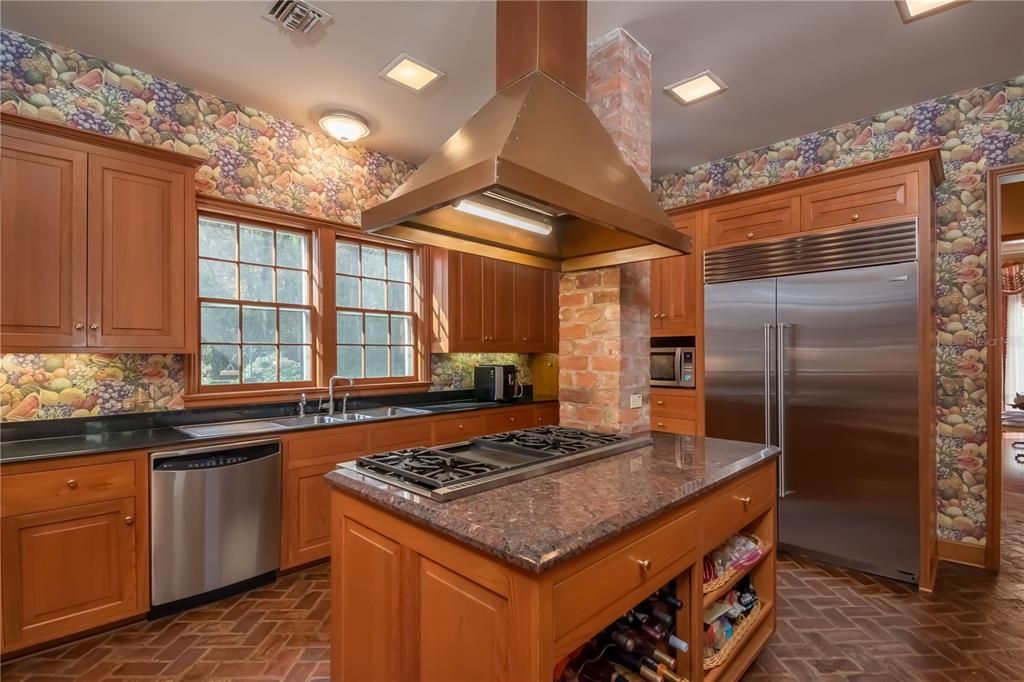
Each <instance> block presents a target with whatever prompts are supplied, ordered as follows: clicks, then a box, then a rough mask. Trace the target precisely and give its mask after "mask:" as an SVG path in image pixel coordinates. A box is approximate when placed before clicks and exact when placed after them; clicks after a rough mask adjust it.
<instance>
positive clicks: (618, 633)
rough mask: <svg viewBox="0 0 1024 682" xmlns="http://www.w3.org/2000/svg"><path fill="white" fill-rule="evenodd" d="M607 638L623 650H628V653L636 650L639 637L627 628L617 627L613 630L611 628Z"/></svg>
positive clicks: (638, 644)
mask: <svg viewBox="0 0 1024 682" xmlns="http://www.w3.org/2000/svg"><path fill="white" fill-rule="evenodd" d="M609 639H611V641H612V643H614V644H615V645H616V646H617V647H619V648H620V649H622V650H623V651H628V652H630V653H632V652H633V651H636V648H637V647H638V646H640V642H639V639H638V638H637V637H635V636H634V633H633V632H632V631H630V630H627V629H625V628H617V629H615V630H612V632H611V634H610V635H609Z"/></svg>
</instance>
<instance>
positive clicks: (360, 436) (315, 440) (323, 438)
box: [284, 425, 371, 469]
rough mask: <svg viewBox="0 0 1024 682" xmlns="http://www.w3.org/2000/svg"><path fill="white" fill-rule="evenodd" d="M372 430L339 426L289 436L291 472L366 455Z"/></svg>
mask: <svg viewBox="0 0 1024 682" xmlns="http://www.w3.org/2000/svg"><path fill="white" fill-rule="evenodd" d="M370 428H371V427H370V426H367V425H359V426H347V425H346V426H338V427H334V428H329V429H325V430H322V431H310V432H306V433H299V434H295V435H292V436H285V446H284V452H285V461H286V463H287V467H288V468H289V469H293V468H296V467H303V466H309V465H310V464H313V463H331V462H344V461H345V460H349V459H354V458H356V457H359V456H360V455H364V454H366V452H367V450H368V449H369V447H370V438H369V436H370Z"/></svg>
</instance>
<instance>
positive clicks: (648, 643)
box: [612, 630, 676, 670]
mask: <svg viewBox="0 0 1024 682" xmlns="http://www.w3.org/2000/svg"><path fill="white" fill-rule="evenodd" d="M616 637H617V639H616V638H613V640H612V641H614V642H615V643H616V644H619V641H620V640H621V641H625V642H629V645H630V647H631V648H626V647H625V646H622V644H619V646H620V647H622V648H623V649H625V650H626V651H628V652H630V653H634V652H635V653H639V654H643V655H644V656H649V657H651V658H653V659H654V660H655V661H657V662H658V663H663V664H664V665H667V666H668V667H669V668H671V669H672V670H675V669H676V659H674V658H672V656H670V655H669V654H667V653H665V652H664V651H662V650H661V649H659V648H658V647H657V645H656V643H657V642H664V641H665V640H664V639H663V638H649V637H646V636H644V635H640V634H638V633H636V632H634V631H632V630H617V631H616Z"/></svg>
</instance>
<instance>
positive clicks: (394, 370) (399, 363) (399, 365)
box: [391, 346, 412, 377]
mask: <svg viewBox="0 0 1024 682" xmlns="http://www.w3.org/2000/svg"><path fill="white" fill-rule="evenodd" d="M391 376H393V377H407V376H412V347H411V346H392V347H391Z"/></svg>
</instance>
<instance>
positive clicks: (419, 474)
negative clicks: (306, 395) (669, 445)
mask: <svg viewBox="0 0 1024 682" xmlns="http://www.w3.org/2000/svg"><path fill="white" fill-rule="evenodd" d="M650 443H651V438H650V436H621V435H615V434H607V433H594V432H591V431H583V430H581V429H570V428H564V427H561V426H537V427H534V428H530V429H522V430H519V431H507V432H505V433H497V434H494V435H491V436H481V437H480V438H474V439H472V440H469V441H464V442H461V443H453V444H451V445H445V446H442V447H437V448H408V449H405V450H395V451H393V452H384V453H381V454H378V455H369V456H367V457H360V458H358V459H357V460H355V461H354V462H345V463H343V464H339V465H338V468H339V469H341V470H343V471H350V472H354V473H359V474H362V475H364V476H368V477H370V478H374V479H377V480H379V481H383V482H385V483H388V484H389V485H393V486H395V487H398V488H402V489H404V490H408V491H410V492H414V493H418V494H420V495H423V496H424V497H429V498H431V499H434V500H437V501H438V502H445V501H448V500H454V499H457V498H460V497H465V496H466V495H473V494H476V493H478V492H481V491H484V490H489V489H491V488H497V487H498V486H502V485H507V484H509V483H514V482H516V481H523V480H526V479H528V478H533V477H534V476H541V475H543V474H547V473H551V472H553V471H558V470H560V469H566V468H568V467H572V466H576V465H578V464H582V463H584V462H590V461H593V460H595V459H599V458H601V457H607V456H609V455H614V454H618V453H620V452H626V451H628V450H635V449H636V448H640V447H643V446H645V445H650Z"/></svg>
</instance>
